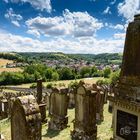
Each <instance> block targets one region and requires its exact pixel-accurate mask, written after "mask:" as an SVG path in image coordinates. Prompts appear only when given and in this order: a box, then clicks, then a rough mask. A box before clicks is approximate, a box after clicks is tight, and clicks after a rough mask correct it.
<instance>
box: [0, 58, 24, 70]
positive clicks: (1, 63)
mask: <svg viewBox="0 0 140 140" xmlns="http://www.w3.org/2000/svg"><path fill="white" fill-rule="evenodd" d="M8 63H13V61H12V60H7V59H0V73H1V72H4V71H6V72H19V71H22V69H21V68H6V65H7V64H8Z"/></svg>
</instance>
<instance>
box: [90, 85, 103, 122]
mask: <svg viewBox="0 0 140 140" xmlns="http://www.w3.org/2000/svg"><path fill="white" fill-rule="evenodd" d="M92 86H93V90H95V91H96V92H97V94H96V122H97V123H101V122H102V121H103V120H104V115H103V112H104V98H105V94H104V92H103V91H102V89H101V88H100V87H99V86H97V85H96V84H93V85H92Z"/></svg>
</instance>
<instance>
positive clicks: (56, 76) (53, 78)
mask: <svg viewBox="0 0 140 140" xmlns="http://www.w3.org/2000/svg"><path fill="white" fill-rule="evenodd" d="M52 80H54V81H58V80H59V74H58V73H57V72H53V73H52Z"/></svg>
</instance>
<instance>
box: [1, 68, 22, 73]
mask: <svg viewBox="0 0 140 140" xmlns="http://www.w3.org/2000/svg"><path fill="white" fill-rule="evenodd" d="M4 71H6V72H20V71H22V69H21V68H0V73H1V72H4Z"/></svg>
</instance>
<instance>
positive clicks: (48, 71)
mask: <svg viewBox="0 0 140 140" xmlns="http://www.w3.org/2000/svg"><path fill="white" fill-rule="evenodd" d="M52 74H53V70H52V68H48V69H47V70H46V71H45V77H46V79H48V80H49V81H50V80H51V79H52Z"/></svg>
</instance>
